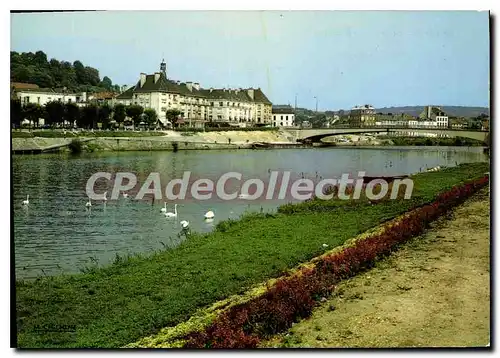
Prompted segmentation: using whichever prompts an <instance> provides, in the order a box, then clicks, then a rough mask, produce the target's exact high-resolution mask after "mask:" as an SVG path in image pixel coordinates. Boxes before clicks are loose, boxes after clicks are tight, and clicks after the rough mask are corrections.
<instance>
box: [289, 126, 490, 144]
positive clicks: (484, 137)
mask: <svg viewBox="0 0 500 358" xmlns="http://www.w3.org/2000/svg"><path fill="white" fill-rule="evenodd" d="M285 131H286V132H288V133H289V134H290V136H292V137H293V138H295V140H296V141H304V140H310V141H311V142H321V140H322V139H323V138H326V137H331V136H336V135H350V134H364V133H391V132H392V133H401V134H404V133H421V134H445V135H447V136H449V137H464V138H471V139H476V140H479V141H482V142H484V143H486V144H487V145H489V137H490V136H489V131H482V130H472V129H450V128H421V127H419V128H409V127H365V128H353V127H337V128H324V129H285Z"/></svg>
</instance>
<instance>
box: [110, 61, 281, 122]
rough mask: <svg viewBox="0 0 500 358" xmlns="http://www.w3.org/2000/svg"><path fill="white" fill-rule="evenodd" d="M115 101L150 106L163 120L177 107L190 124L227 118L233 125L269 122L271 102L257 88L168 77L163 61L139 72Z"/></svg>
mask: <svg viewBox="0 0 500 358" xmlns="http://www.w3.org/2000/svg"><path fill="white" fill-rule="evenodd" d="M116 103H122V104H124V105H131V104H137V105H141V106H142V107H144V108H152V109H154V110H155V111H156V113H157V114H158V118H159V120H160V121H162V122H163V123H164V124H169V123H167V120H166V112H167V111H168V110H171V109H177V110H179V111H180V112H181V117H182V120H183V121H184V122H187V123H190V124H191V125H193V126H198V125H202V124H203V123H204V122H226V123H229V124H231V125H234V126H241V127H245V126H247V125H255V124H261V125H265V124H267V125H270V124H271V111H272V104H271V102H270V101H269V99H268V98H267V97H266V96H265V94H264V93H263V92H262V90H261V89H260V88H257V89H254V88H247V89H242V88H222V89H214V88H209V89H204V88H201V87H200V84H199V83H197V82H194V83H193V82H185V83H181V82H180V81H173V80H171V79H168V78H167V74H166V64H165V62H162V63H161V65H160V72H156V73H154V74H152V75H147V74H145V73H141V74H140V76H139V81H138V82H137V84H136V85H135V86H132V87H130V88H129V89H127V90H126V91H124V92H123V93H121V94H120V95H119V96H118V97H116Z"/></svg>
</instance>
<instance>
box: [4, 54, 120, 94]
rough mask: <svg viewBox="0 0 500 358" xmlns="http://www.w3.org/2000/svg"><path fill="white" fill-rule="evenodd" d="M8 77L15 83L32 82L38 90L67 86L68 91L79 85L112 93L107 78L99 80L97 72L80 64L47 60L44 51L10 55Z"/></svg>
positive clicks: (111, 83) (111, 86) (111, 85)
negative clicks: (40, 88)
mask: <svg viewBox="0 0 500 358" xmlns="http://www.w3.org/2000/svg"><path fill="white" fill-rule="evenodd" d="M10 61H11V69H10V78H11V80H12V81H16V82H27V83H34V84H37V85H38V86H40V87H42V88H43V87H46V88H50V87H53V86H58V87H67V88H68V89H69V90H71V91H76V90H81V89H80V88H79V87H80V86H89V87H90V88H91V89H92V91H94V92H96V91H102V90H103V89H106V90H108V91H109V90H111V89H112V88H113V82H112V81H111V79H110V78H109V77H105V78H103V80H102V81H101V80H100V78H99V71H98V70H97V69H95V68H92V67H89V66H84V64H83V63H82V62H81V61H75V62H74V63H73V64H71V63H70V62H68V61H58V60H56V59H54V58H52V59H50V61H47V55H46V54H45V53H44V52H43V51H37V52H36V53H32V52H28V53H26V52H24V53H17V52H15V51H11V53H10Z"/></svg>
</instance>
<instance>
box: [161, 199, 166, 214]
mask: <svg viewBox="0 0 500 358" xmlns="http://www.w3.org/2000/svg"><path fill="white" fill-rule="evenodd" d="M164 204H165V205H164V206H163V208H161V210H160V212H162V213H166V212H167V202H166V201H165V202H164Z"/></svg>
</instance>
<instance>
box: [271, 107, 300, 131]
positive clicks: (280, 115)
mask: <svg viewBox="0 0 500 358" xmlns="http://www.w3.org/2000/svg"><path fill="white" fill-rule="evenodd" d="M272 113H273V127H293V126H294V125H295V111H294V109H293V108H292V107H291V106H288V105H286V106H274V107H273V109H272Z"/></svg>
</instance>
